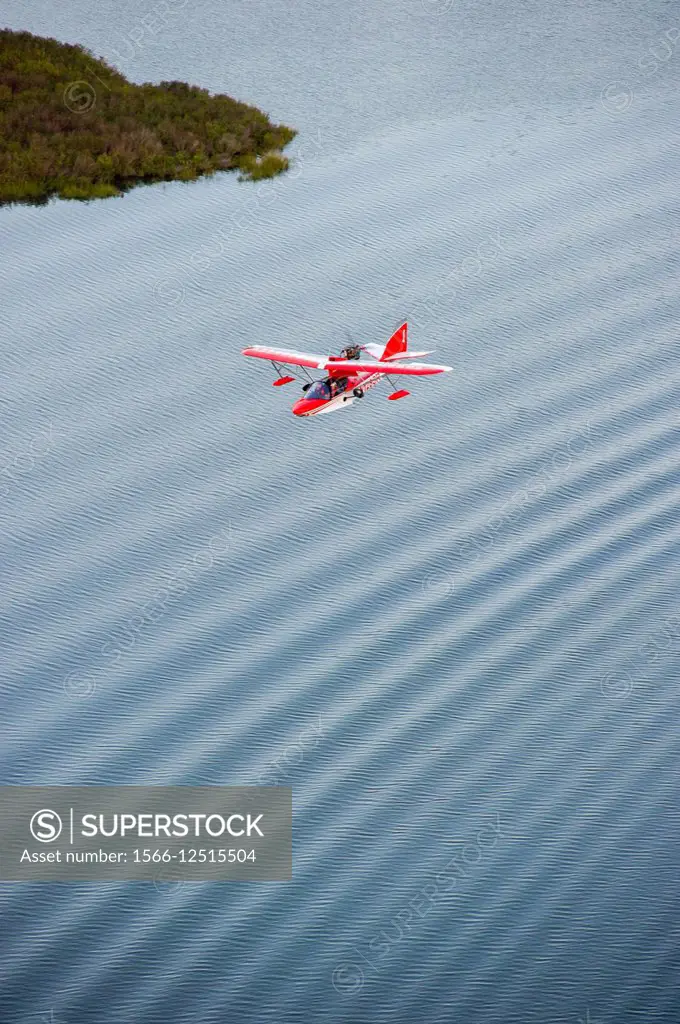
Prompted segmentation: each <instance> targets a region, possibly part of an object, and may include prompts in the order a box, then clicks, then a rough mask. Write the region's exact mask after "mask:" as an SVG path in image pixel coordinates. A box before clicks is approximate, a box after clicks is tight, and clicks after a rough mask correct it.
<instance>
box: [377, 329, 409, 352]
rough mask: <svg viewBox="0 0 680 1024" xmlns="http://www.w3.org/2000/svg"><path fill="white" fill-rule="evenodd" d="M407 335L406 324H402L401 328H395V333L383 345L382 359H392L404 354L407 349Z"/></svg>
mask: <svg viewBox="0 0 680 1024" xmlns="http://www.w3.org/2000/svg"><path fill="white" fill-rule="evenodd" d="M407 333H408V324H406V323H404V324H402V325H401V327H397V329H396V331H395V332H394V334H393V335H392V337H391V338H390V340H389V341H388V342H387V344H386V345H385V351H384V352H383V354H382V358H383V359H393V358H394V357H395V356H398V355H400V354H401V353H402V352H406V349H407V347H408V338H407Z"/></svg>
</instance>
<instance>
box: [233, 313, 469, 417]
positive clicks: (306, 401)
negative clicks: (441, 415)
mask: <svg viewBox="0 0 680 1024" xmlns="http://www.w3.org/2000/svg"><path fill="white" fill-rule="evenodd" d="M407 332H408V326H407V324H402V325H401V327H398V328H397V330H396V331H395V332H394V334H393V335H392V337H391V338H390V340H389V341H388V342H387V344H386V345H385V346H384V347H383V346H382V345H350V346H349V347H348V348H345V349H343V351H342V352H341V353H340V355H339V356H317V355H313V354H312V353H310V352H295V351H293V350H291V349H285V348H275V347H273V346H270V345H253V346H252V347H251V348H244V349H243V355H244V356H254V357H255V358H256V359H268V360H269V362H270V363H272V364H273V366H274V369H275V370H276V372H277V373H278V374H279V376H278V378H277V380H275V381H274V387H275V388H278V387H281V385H283V384H290V383H291V381H294V380H296V377H295V376H294V375H293V374H290V373H285V371H284V369H283V367H284V366H286V365H289V366H300V367H302V370H303V373H305V374H306V375H307V377H308V380H307V382H306V383H305V384H304V385H303V387H302V390H303V392H304V393H303V395H302V398H299V399H298V400H297V402H296V403H295V405H294V406H293V413H294V414H295V415H296V416H316V415H318V414H321V413H324V412H333V410H334V409H344V408H346V407H347V406H349V405H351V404H352V402H353V401H354V400H355V399H356V398H363V397H364V395H365V394H366V392H367V391H370V389H371V388H373V387H375V385H376V384H377V383H378V382H379V381H380V380H382V378H383V377H387V380H388V381H389V383H390V384H391V385H392V389H393V390H392V394H390V395H388V396H387V397H388V398H389V400H390V401H395V400H396V399H398V398H406V396H407V395H408V394H409V392H408V391H404V390H403V389H401V390H399V389H398V388H397V387H396V386H395V385H394V384H393V383H392V381H391V380H390V378H391V377H392V376H393V375H394V376H402V375H410V376H415V377H427V376H430V375H431V374H433V373H448V372H449V371H450V370H451V369H452V367H450V366H437V365H436V364H435V363H411V362H404V360H410V359H421V358H422V357H423V356H429V355H430V354H431V353H430V352H408V351H407V348H408V341H407ZM362 352H367V353H368V356H369V357H370V358H369V359H365V358H363V357H362ZM282 364H283V365H282ZM307 367H310V368H312V369H314V370H325V371H326V374H327V376H326V377H323V378H322V379H321V380H314V379H313V378H312V377H311V376H310V375H309V373H308V371H307Z"/></svg>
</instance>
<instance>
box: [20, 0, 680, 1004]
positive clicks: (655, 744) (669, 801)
mask: <svg viewBox="0 0 680 1024" xmlns="http://www.w3.org/2000/svg"><path fill="white" fill-rule="evenodd" d="M4 12H5V13H4V21H5V22H6V23H7V24H8V25H9V26H11V27H13V28H28V29H30V30H32V31H35V32H39V33H42V34H47V35H54V36H56V37H58V38H61V39H64V40H68V41H81V42H83V43H85V44H86V45H88V46H90V47H91V48H92V49H93V50H94V51H95V52H96V53H97V54H100V55H103V56H105V57H107V58H108V59H109V60H111V62H112V63H114V64H116V65H117V66H118V67H120V69H121V70H122V71H123V72H124V73H125V74H127V75H128V76H129V77H131V78H133V79H134V80H137V81H143V80H149V79H150V80H160V79H169V78H182V79H188V80H190V81H193V82H196V83H198V84H200V85H203V86H206V87H209V88H211V89H213V90H223V91H227V92H230V93H232V94H234V95H236V96H238V97H239V98H241V99H244V100H248V101H250V102H253V103H256V104H257V105H259V106H261V107H262V108H263V109H265V110H267V111H268V112H269V113H270V114H271V115H272V116H273V117H275V118H277V119H279V120H282V121H284V122H286V123H288V124H292V125H294V126H295V127H296V128H298V130H299V133H300V134H299V137H298V139H297V140H296V142H295V144H294V146H293V147H292V153H293V155H294V156H295V157H296V163H295V168H294V170H293V171H292V172H291V173H290V174H288V176H286V177H284V178H281V179H279V180H277V181H275V182H271V183H263V184H261V185H259V186H253V185H243V184H239V183H237V181H236V180H235V178H234V177H233V176H229V175H223V176H220V177H217V178H214V179H212V180H209V181H202V182H199V183H195V184H192V185H189V186H187V185H182V184H172V185H167V186H156V187H151V188H141V189H137V190H135V191H134V192H132V193H130V194H129V195H128V196H126V197H125V198H124V199H121V200H111V201H105V202H98V203H93V204H87V205H82V204H75V203H63V202H58V203H52V204H50V205H49V206H48V207H46V208H42V209H26V208H23V209H16V208H14V209H11V210H7V209H5V210H3V211H0V229H1V230H2V238H3V256H4V258H3V264H2V283H3V316H2V323H1V324H0V333H1V336H2V342H3V344H2V350H1V354H2V361H1V364H0V368H1V371H2V394H1V401H2V405H1V408H0V413H1V416H2V426H3V435H4V437H3V451H4V462H3V471H2V474H1V477H0V479H1V480H2V486H1V488H0V490H1V493H2V497H1V499H0V500H1V502H2V505H1V506H0V528H1V533H0V537H1V541H0V543H1V550H2V565H3V586H2V597H1V599H0V600H1V602H2V626H3V630H2V633H3V681H4V688H3V690H4V707H5V712H4V716H3V718H4V724H3V734H4V742H3V747H2V780H3V781H4V782H10V783H105V782H121V783H141V782H156V783H161V782H173V783H186V784H189V783H255V782H257V781H262V780H264V779H267V778H269V779H271V778H272V777H276V778H279V779H280V781H282V782H286V783H288V784H291V785H292V786H293V791H294V806H295V830H294V881H293V882H292V883H290V884H253V885H236V884H234V885H228V884H225V885H204V886H201V885H185V886H181V887H167V888H163V887H160V888H159V889H155V888H154V887H153V886H146V885H133V884H130V885H116V886H112V885H101V886H86V885H64V886H57V885H40V886H38V885H35V886H17V885H14V886H10V885H5V886H4V887H3V890H2V894H1V896H2V905H3V911H4V922H5V925H4V929H3V937H2V939H1V940H0V941H1V942H2V947H3V954H4V955H3V958H2V972H3V985H2V996H1V997H0V1006H1V1007H2V1013H1V1017H2V1020H3V1021H5V1020H6V1021H11V1022H21V1024H24V1022H29V1021H38V1020H44V1021H50V1022H51V1024H94V1022H101V1021H106V1022H107V1024H132V1022H134V1024H167V1022H168V1021H173V1022H177V1024H180V1022H192V1024H193V1022H195V1024H197V1022H201V1024H202V1022H205V1024H208V1022H210V1024H213V1022H215V1024H217V1022H220V1024H222V1022H226V1021H232V1020H233V1021H244V1022H251V1021H252V1022H256V1021H257V1022H261V1021H280V1022H293V1021H300V1022H302V1021H304V1022H309V1021H312V1020H319V1021H327V1022H352V1024H355V1022H363V1021H376V1020H377V1021H384V1022H399V1024H402V1022H407V1021H408V1022H409V1024H410V1022H413V1021H422V1022H423V1024H434V1022H440V1021H441V1022H444V1021H446V1022H451V1021H479V1022H485V1024H487V1022H488V1024H515V1022H517V1024H519V1022H526V1021H532V1022H536V1024H538V1022H546V1021H572V1022H574V1024H577V1022H578V1021H579V1020H581V1021H584V1022H587V1024H596V1022H597V1021H600V1022H608V1021H612V1022H617V1024H621V1022H626V1024H628V1022H630V1024H633V1022H638V1021H643V1020H644V1021H646V1022H647V1021H656V1022H663V1024H665V1022H668V1024H677V1021H678V1019H679V1017H680V1006H679V1005H678V996H677V984H678V966H677V930H678V910H679V909H680V906H679V900H678V895H677V862H678V857H677V842H678V803H677V793H676V782H677V767H676V762H677V754H678V746H679V743H678V739H677V726H676V717H677V710H678V699H677V693H676V691H677V669H678V651H679V644H680V619H679V618H678V616H679V615H680V613H679V612H678V602H677V594H678V586H677V584H678V570H679V566H680V560H679V555H680V525H679V523H678V516H677V478H678V468H679V465H678V462H679V460H678V454H677V452H678V442H679V441H680V424H679V422H678V389H679V385H680V368H679V365H678V352H679V344H678V334H677V314H678V299H677V280H678V270H679V266H678V264H679V259H678V248H677V238H678V206H679V202H680V201H679V199H678V169H677V140H678V120H677V109H678V83H679V73H680V53H676V52H675V51H676V44H675V40H676V38H677V34H678V33H677V31H676V29H675V25H676V22H677V10H676V9H674V6H673V5H671V4H668V3H662V2H660V0H652V2H651V3H648V4H646V5H645V6H644V10H638V9H634V5H632V4H622V3H611V4H610V3H607V4H604V3H596V2H595V0H587V2H583V3H578V4H577V3H574V2H570V3H566V4H562V5H559V7H558V6H557V5H554V6H553V5H548V4H546V3H543V4H539V3H537V2H528V0H526V2H524V3H522V4H509V3H501V2H493V3H490V4H487V5H477V4H473V3H472V0H461V2H455V3H453V2H450V0H423V2H420V0H408V2H406V0H391V2H390V3H386V2H385V3H383V2H382V0H381V2H378V3H374V4H371V5H360V4H358V3H355V2H354V0H351V2H349V3H345V4H343V5H340V4H337V5H335V4H334V5H331V6H328V5H326V6H324V5H318V4H310V3H301V4H296V5H295V8H294V9H291V8H290V6H289V5H287V4H284V3H282V2H281V0H276V2H271V0H270V2H268V3H267V4H264V3H245V2H238V3H236V2H229V3H219V4H218V3H216V2H215V0H212V2H210V0H206V2H199V3H197V4H194V5H191V6H188V5H185V4H182V3H181V2H172V0H167V3H166V4H160V3H159V4H156V5H155V6H153V5H151V4H149V5H148V6H144V7H143V8H142V7H140V6H139V5H136V4H133V3H132V2H130V0H125V2H123V3H122V4H119V5H117V7H116V9H115V10H114V9H113V8H108V9H101V8H100V7H99V6H97V5H92V4H85V3H83V2H80V3H73V2H72V3H70V4H68V5H60V6H54V5H52V4H48V3H47V2H45V0H34V2H33V3H32V5H31V7H30V11H27V10H25V9H24V5H23V4H21V3H19V2H18V0H9V2H6V3H5V7H4ZM146 15H148V18H147V20H146V22H142V21H141V19H142V17H143V16H146ZM151 25H153V26H154V28H153V31H152V29H151V27H150V26H151ZM664 40H665V42H664ZM405 315H408V316H409V320H410V325H411V340H412V344H413V345H414V346H415V347H417V348H424V349H430V348H436V350H437V356H438V358H439V359H440V360H441V361H442V362H447V363H451V364H453V365H454V367H455V373H454V374H452V375H450V376H449V377H447V378H446V379H435V380H433V381H426V382H421V383H419V384H418V383H416V384H415V385H414V386H413V387H412V389H411V390H412V392H413V395H412V397H411V398H409V399H408V400H407V401H405V402H401V403H399V404H398V405H396V406H395V405H393V404H392V403H388V402H386V401H385V398H386V390H383V389H380V388H378V389H376V390H375V391H374V392H373V393H372V394H371V395H370V396H369V397H368V398H367V399H366V401H365V402H363V403H360V404H359V405H355V406H354V407H353V408H352V409H351V410H349V411H347V412H346V413H344V414H343V415H338V416H329V417H322V418H321V419H318V420H315V421H310V422H300V421H297V420H296V419H294V417H292V416H291V415H290V411H289V406H290V404H291V402H292V400H293V395H292V394H290V393H288V394H286V393H284V394H282V393H281V392H279V391H273V390H272V389H271V387H270V386H269V374H268V371H267V367H266V365H264V364H263V365H259V364H257V365H255V364H254V361H253V363H252V364H251V363H250V362H247V361H246V360H244V359H241V358H240V356H239V352H240V349H241V348H243V347H244V346H245V345H247V344H253V343H263V342H266V341H269V340H272V339H276V340H277V341H280V342H281V343H284V342H285V344H287V345H290V346H298V347H301V348H303V349H312V350H318V351H322V352H325V351H331V350H338V349H339V348H340V347H342V346H343V345H344V344H346V342H347V332H349V333H350V334H351V335H352V336H353V337H354V338H355V339H357V340H361V341H373V342H377V341H380V340H384V339H386V337H387V336H388V334H389V332H390V331H391V329H392V328H393V327H394V326H395V325H396V324H397V323H399V322H400V320H401V319H402V318H403V317H404V316H405ZM284 391H285V389H284ZM211 542H212V547H211V546H210V545H211ZM225 549H226V553H225V554H219V555H214V556H213V552H214V551H218V550H219V551H220V552H223V551H225ZM178 578H182V579H184V580H185V581H186V587H185V593H183V594H178V593H177V591H175V594H174V597H173V598H172V599H171V600H169V601H166V602H165V604H164V605H163V612H162V614H160V615H159V616H157V617H156V621H153V622H146V623H145V625H144V626H139V625H138V623H139V621H140V620H139V616H140V614H142V613H141V612H140V609H143V608H144V606H147V607H149V605H153V604H154V603H158V600H159V594H160V593H162V592H163V588H167V584H168V580H172V579H178ZM453 858H455V860H454V861H453V865H452V859H453ZM446 865H449V867H448V868H446ZM445 870H447V871H448V879H449V881H448V884H445V882H444V879H443V878H442V872H444V871H445ZM438 875H439V879H438V878H437V876H438ZM452 878H453V879H455V882H452V881H451V879H452Z"/></svg>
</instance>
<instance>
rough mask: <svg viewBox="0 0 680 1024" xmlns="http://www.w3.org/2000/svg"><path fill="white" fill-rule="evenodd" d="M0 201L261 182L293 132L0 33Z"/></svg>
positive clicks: (185, 91) (223, 103)
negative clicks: (228, 173)
mask: <svg viewBox="0 0 680 1024" xmlns="http://www.w3.org/2000/svg"><path fill="white" fill-rule="evenodd" d="M0 53H1V54H2V60H1V61H0V203H11V202H33V203H39V202H45V201H46V200H47V199H49V197H50V196H52V195H58V196H61V197H62V198H63V199H94V198H103V197H106V196H114V195H119V194H120V193H121V192H123V191H125V190H126V189H128V188H131V187H132V186H134V185H136V184H139V183H140V182H153V181H175V180H180V181H191V180H193V179H195V178H198V177H200V176H201V175H203V174H212V173H213V172H215V171H218V170H239V171H240V172H241V176H242V177H243V178H250V179H259V178H269V177H272V176H273V175H275V174H280V173H281V172H282V171H285V170H286V168H287V167H288V159H287V157H285V156H283V154H282V153H281V150H282V149H283V147H284V146H286V145H287V143H289V142H290V141H291V139H293V138H294V136H295V132H294V131H293V130H292V129H291V128H287V127H286V126H285V125H275V124H272V123H271V122H270V121H269V119H268V118H267V116H266V114H263V113H262V111H261V110H258V109H257V108H256V107H250V106H248V105H247V104H245V103H239V102H238V101H237V100H234V99H231V97H230V96H224V95H216V96H211V95H210V93H209V92H208V91H207V90H206V89H199V88H198V87H196V86H191V85H187V84H186V83H184V82H161V83H160V85H150V84H144V85H134V84H132V83H131V82H128V81H127V80H126V79H125V78H124V77H123V76H122V75H121V74H119V73H118V72H117V71H116V70H115V69H114V68H112V67H110V66H109V65H108V64H106V63H105V62H104V61H103V60H98V59H96V58H95V57H94V56H93V55H92V54H91V53H89V52H88V51H87V50H85V49H84V48H83V47H82V46H70V45H67V44H65V43H60V42H58V41H57V40H56V39H43V38H41V37H39V36H34V35H31V33H30V32H11V31H9V30H8V29H3V30H0Z"/></svg>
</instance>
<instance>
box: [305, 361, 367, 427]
mask: <svg viewBox="0 0 680 1024" xmlns="http://www.w3.org/2000/svg"><path fill="white" fill-rule="evenodd" d="M381 377H384V374H383V373H373V372H371V373H355V374H352V375H351V376H349V377H342V378H340V379H339V380H338V379H334V378H333V377H324V379H323V380H318V381H316V382H315V383H314V384H312V385H311V386H310V387H309V389H308V391H306V392H305V393H304V394H303V395H302V397H301V398H299V399H298V400H297V402H296V403H295V405H294V406H293V413H294V415H295V416H319V415H321V414H322V413H326V412H334V411H335V410H336V409H344V408H346V407H347V406H348V405H351V404H352V402H353V401H354V400H355V399H356V398H361V397H363V395H364V394H365V393H366V392H367V391H370V390H371V388H374V387H375V385H376V384H377V383H378V382H379V381H380V379H381Z"/></svg>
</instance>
